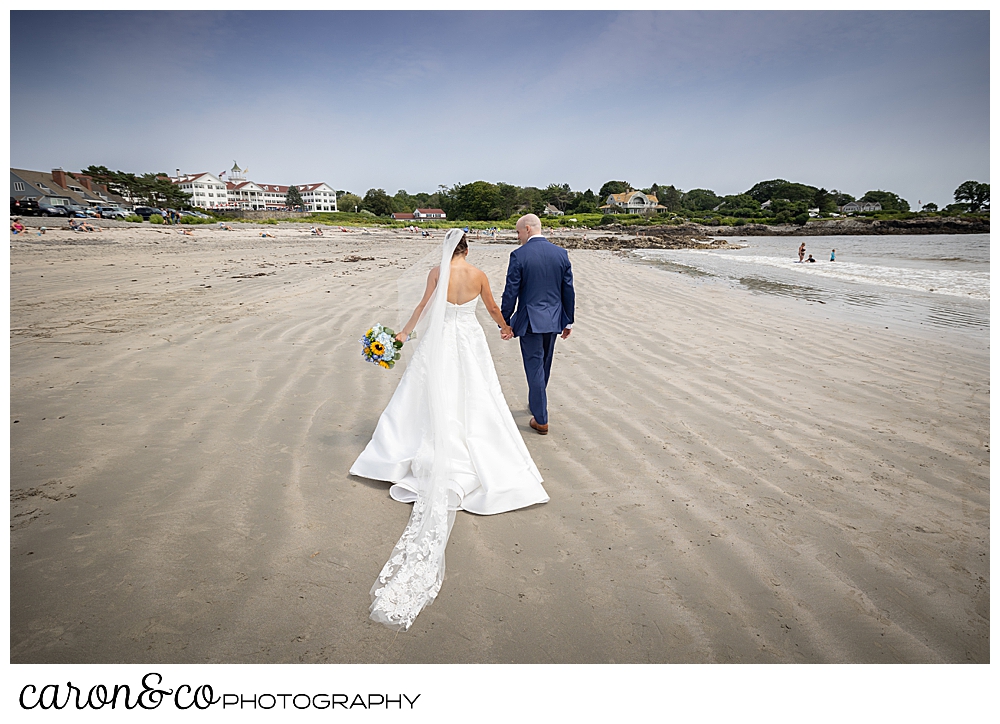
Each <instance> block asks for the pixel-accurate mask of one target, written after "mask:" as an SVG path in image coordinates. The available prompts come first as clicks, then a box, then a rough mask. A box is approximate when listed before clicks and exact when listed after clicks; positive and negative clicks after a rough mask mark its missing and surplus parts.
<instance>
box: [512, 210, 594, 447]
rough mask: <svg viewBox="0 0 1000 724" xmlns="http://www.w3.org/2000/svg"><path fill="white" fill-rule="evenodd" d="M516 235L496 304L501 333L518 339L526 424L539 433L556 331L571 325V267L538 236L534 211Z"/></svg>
mask: <svg viewBox="0 0 1000 724" xmlns="http://www.w3.org/2000/svg"><path fill="white" fill-rule="evenodd" d="M517 240H518V243H520V246H519V247H518V248H517V249H514V251H512V252H511V253H510V264H509V265H508V267H507V283H506V285H505V286H504V289H503V300H502V301H501V304H500V312H501V314H503V318H504V320H506V322H507V324H509V325H510V327H511V329H512V332H511V333H509V334H507V335H501V336H503V338H504V339H510V338H511V337H518V338H520V341H521V359H522V361H523V362H524V374H525V375H526V376H527V378H528V407H529V408H530V409H531V415H532V417H531V421H530V422H529V423H528V424H529V425H531V427H532V429H534V430H536V431H537V432H538V434H539V435H547V434H548V433H549V411H548V401H547V398H546V396H545V386H546V385H547V384H548V383H549V370H550V369H551V368H552V353H553V352H554V351H555V348H556V336H557V335H558V334H559V333H560V332H561V333H562V338H563V339H566V338H567V337H569V334H570V330H571V329H572V327H573V307H574V305H575V302H576V296H575V294H574V292H573V269H572V267H571V266H570V263H569V254H567V253H566V250H565V249H563V248H562V247H558V246H556V245H555V244H553V243H551V242H550V241H549V240H548V239H546V238H545V237H544V236H542V222H541V221H540V220H539V219H538V217H537V216H535V215H534V214H527V215H525V216H522V217H521V218H520V219H518V220H517ZM515 305H516V306H517V311H516V312H515V311H514V307H515Z"/></svg>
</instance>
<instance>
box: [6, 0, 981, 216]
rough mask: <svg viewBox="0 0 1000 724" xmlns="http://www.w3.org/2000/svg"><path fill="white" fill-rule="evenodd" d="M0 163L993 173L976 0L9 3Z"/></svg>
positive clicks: (446, 175)
mask: <svg viewBox="0 0 1000 724" xmlns="http://www.w3.org/2000/svg"><path fill="white" fill-rule="evenodd" d="M10 18H11V31H10V32H11V165H13V166H15V167H21V168H30V169H36V170H49V169H51V168H53V167H59V166H61V167H63V168H65V169H67V170H71V171H72V170H78V169H80V168H83V167H86V166H87V165H89V164H91V163H94V164H103V165H106V166H109V167H111V168H117V169H121V170H126V171H133V172H145V171H167V172H169V173H173V172H174V170H175V169H177V168H180V169H181V170H182V171H184V172H193V171H210V172H213V173H217V172H219V171H221V170H223V169H225V168H229V167H230V166H232V163H233V161H234V160H236V161H238V162H239V163H240V165H242V166H245V167H248V168H249V170H250V173H249V175H250V177H251V178H253V179H254V180H257V181H260V182H269V183H282V184H286V183H309V182H316V181H326V182H327V183H330V184H331V185H333V186H334V187H336V188H338V189H348V190H351V191H354V192H356V193H362V194H363V193H364V191H365V190H367V189H368V188H371V187H381V188H384V189H386V190H387V191H388V192H389V193H390V194H391V193H394V192H395V191H396V190H397V189H401V188H403V189H406V190H407V191H410V192H411V193H413V192H417V191H433V190H435V189H436V188H437V187H438V185H439V184H444V185H452V184H455V183H458V182H463V183H467V182H470V181H475V180H478V179H484V180H488V181H505V182H507V183H513V184H517V185H520V186H527V185H534V186H542V187H544V186H546V185H548V184H549V183H568V184H570V186H572V187H573V188H574V189H577V190H584V189H586V188H592V189H594V190H595V191H596V190H597V189H598V188H599V187H600V186H601V184H603V183H604V182H605V181H607V180H609V179H621V180H626V181H629V182H631V183H632V184H633V185H634V186H638V187H642V186H648V185H649V184H652V183H653V182H656V183H659V184H661V185H665V184H674V185H675V186H677V187H678V188H681V189H683V190H689V189H691V188H710V189H713V190H714V191H716V192H717V193H719V194H730V193H739V192H741V191H744V190H746V189H748V188H749V187H750V186H752V185H753V184H754V183H756V182H757V181H760V180H765V179H771V178H779V177H780V178H786V179H788V180H791V181H799V182H803V183H809V184H813V185H817V186H825V187H827V188H837V189H840V190H843V191H846V192H848V193H851V194H853V195H855V196H858V195H860V194H862V193H864V192H865V191H867V190H870V189H885V190H890V191H895V192H896V193H899V194H900V195H901V196H903V197H904V198H906V199H907V200H908V201H909V202H910V204H911V205H912V206H916V203H917V201H918V200H920V201H923V202H924V203H926V202H927V201H934V202H936V203H938V204H940V205H944V204H945V203H949V202H950V201H951V200H952V192H953V191H954V189H955V187H956V186H958V184H960V183H961V182H962V181H965V180H968V179H975V180H978V181H986V182H988V181H989V80H990V78H989V15H988V13H986V12H901V11H894V12H856V11H846V12H778V11H771V12H730V11H715V12H680V11H659V12H569V11H564V12H558V11H557V12H471V11H470V12H462V11H440V12H404V11H382V12H360V11H350V12H194V11H184V12H175V13H167V12H120V11H117V12H67V11H59V12H53V13H45V12H24V11H15V12H11V14H10Z"/></svg>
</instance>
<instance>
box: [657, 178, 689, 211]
mask: <svg viewBox="0 0 1000 724" xmlns="http://www.w3.org/2000/svg"><path fill="white" fill-rule="evenodd" d="M657 198H658V199H659V200H660V203H661V204H662V205H663V206H666V207H667V210H668V211H680V209H681V202H682V201H683V200H684V195H683V194H682V193H681V192H680V191H678V190H677V189H675V188H674V186H673V184H671V185H670V186H667V187H664V188H661V189H660V195H659V196H658V197H657Z"/></svg>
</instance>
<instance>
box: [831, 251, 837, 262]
mask: <svg viewBox="0 0 1000 724" xmlns="http://www.w3.org/2000/svg"><path fill="white" fill-rule="evenodd" d="M830 261H837V250H836V249H833V250H832V251H831V252H830Z"/></svg>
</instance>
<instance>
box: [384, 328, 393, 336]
mask: <svg viewBox="0 0 1000 724" xmlns="http://www.w3.org/2000/svg"><path fill="white" fill-rule="evenodd" d="M382 331H384V332H385V333H386V334H388V335H389V336H390V337H395V336H396V333H395V332H393V331H392V330H391V329H389V328H388V327H386V328H385V329H383V330H382Z"/></svg>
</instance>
